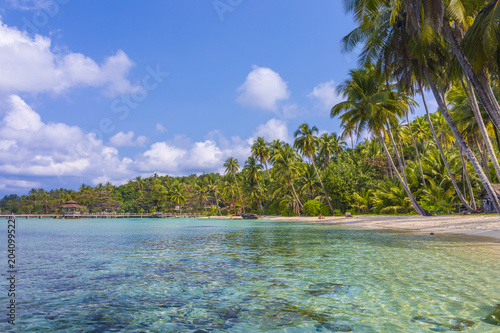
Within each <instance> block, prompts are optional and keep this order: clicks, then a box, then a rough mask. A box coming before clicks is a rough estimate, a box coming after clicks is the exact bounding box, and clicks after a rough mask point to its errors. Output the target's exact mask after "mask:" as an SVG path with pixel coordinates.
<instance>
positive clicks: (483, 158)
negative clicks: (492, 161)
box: [475, 138, 491, 182]
mask: <svg viewBox="0 0 500 333" xmlns="http://www.w3.org/2000/svg"><path fill="white" fill-rule="evenodd" d="M475 140H476V146H477V150H478V151H479V156H481V161H482V162H483V167H484V172H485V173H486V176H488V180H489V181H490V182H491V175H490V167H489V166H488V158H487V157H486V149H482V148H481V144H480V143H479V140H478V139H477V138H475Z"/></svg>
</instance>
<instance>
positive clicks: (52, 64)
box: [0, 21, 141, 95]
mask: <svg viewBox="0 0 500 333" xmlns="http://www.w3.org/2000/svg"><path fill="white" fill-rule="evenodd" d="M51 43H52V41H51V39H50V38H48V37H44V36H40V35H35V36H34V37H30V36H28V34H27V33H26V32H23V31H20V30H18V29H16V28H13V27H8V26H7V25H5V24H4V23H3V22H1V21H0V64H2V66H0V92H6V93H15V94H17V93H22V92H32V93H38V92H47V91H49V92H55V93H61V92H64V91H66V90H67V89H69V88H71V87H76V86H83V87H97V88H102V89H104V92H105V93H106V94H109V95H116V94H124V93H131V92H136V91H138V90H139V89H141V88H140V87H139V86H135V85H133V84H132V83H130V81H129V80H128V79H127V75H128V73H129V71H130V69H131V68H132V66H133V65H134V63H133V62H132V61H131V60H130V59H129V57H128V56H127V55H126V54H125V52H123V51H122V50H118V51H117V52H116V54H114V55H112V56H110V57H108V58H106V59H105V60H104V61H103V62H102V64H100V65H99V64H97V63H96V62H95V61H94V60H93V59H91V58H89V57H87V56H85V55H83V54H81V53H62V52H60V51H54V50H52V49H51Z"/></svg>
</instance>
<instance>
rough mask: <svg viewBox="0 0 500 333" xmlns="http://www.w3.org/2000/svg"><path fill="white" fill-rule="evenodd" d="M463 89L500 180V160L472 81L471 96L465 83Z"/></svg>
mask: <svg viewBox="0 0 500 333" xmlns="http://www.w3.org/2000/svg"><path fill="white" fill-rule="evenodd" d="M461 83H462V88H463V89H464V91H465V92H466V93H465V95H466V96H467V98H468V99H469V102H470V104H471V106H472V111H473V112H474V116H475V117H476V122H477V125H478V126H479V129H480V130H481V134H482V135H483V139H484V143H485V145H486V149H487V150H488V154H489V155H490V158H491V162H493V167H494V168H495V172H496V175H497V179H499V180H500V165H499V164H498V159H497V156H496V154H495V150H494V149H493V145H492V144H491V140H490V136H489V135H488V131H487V130H486V126H485V125H484V121H483V117H482V116H481V111H480V110H479V105H478V104H477V99H476V95H475V93H474V89H472V87H471V85H470V81H469V80H467V86H468V88H469V94H467V89H466V87H465V84H464V83H463V81H461Z"/></svg>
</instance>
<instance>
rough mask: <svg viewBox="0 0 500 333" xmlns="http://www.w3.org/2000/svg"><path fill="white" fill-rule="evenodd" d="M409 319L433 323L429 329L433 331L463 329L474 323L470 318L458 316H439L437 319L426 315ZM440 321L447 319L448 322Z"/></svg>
mask: <svg viewBox="0 0 500 333" xmlns="http://www.w3.org/2000/svg"><path fill="white" fill-rule="evenodd" d="M411 321H412V322H421V323H426V324H431V325H435V326H434V327H431V328H430V330H431V331H435V332H446V331H463V330H464V328H466V327H471V326H474V325H475V324H476V323H475V322H473V321H471V320H468V319H464V318H458V317H441V318H439V321H437V320H434V319H433V318H429V317H426V316H415V317H413V318H412V319H411ZM441 321H448V323H444V322H441Z"/></svg>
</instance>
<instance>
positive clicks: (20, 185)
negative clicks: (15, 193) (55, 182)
mask: <svg viewBox="0 0 500 333" xmlns="http://www.w3.org/2000/svg"><path fill="white" fill-rule="evenodd" d="M40 185H41V183H40V182H36V181H28V180H20V179H8V178H0V190H1V189H5V188H13V189H19V190H26V189H32V188H37V187H40Z"/></svg>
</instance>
